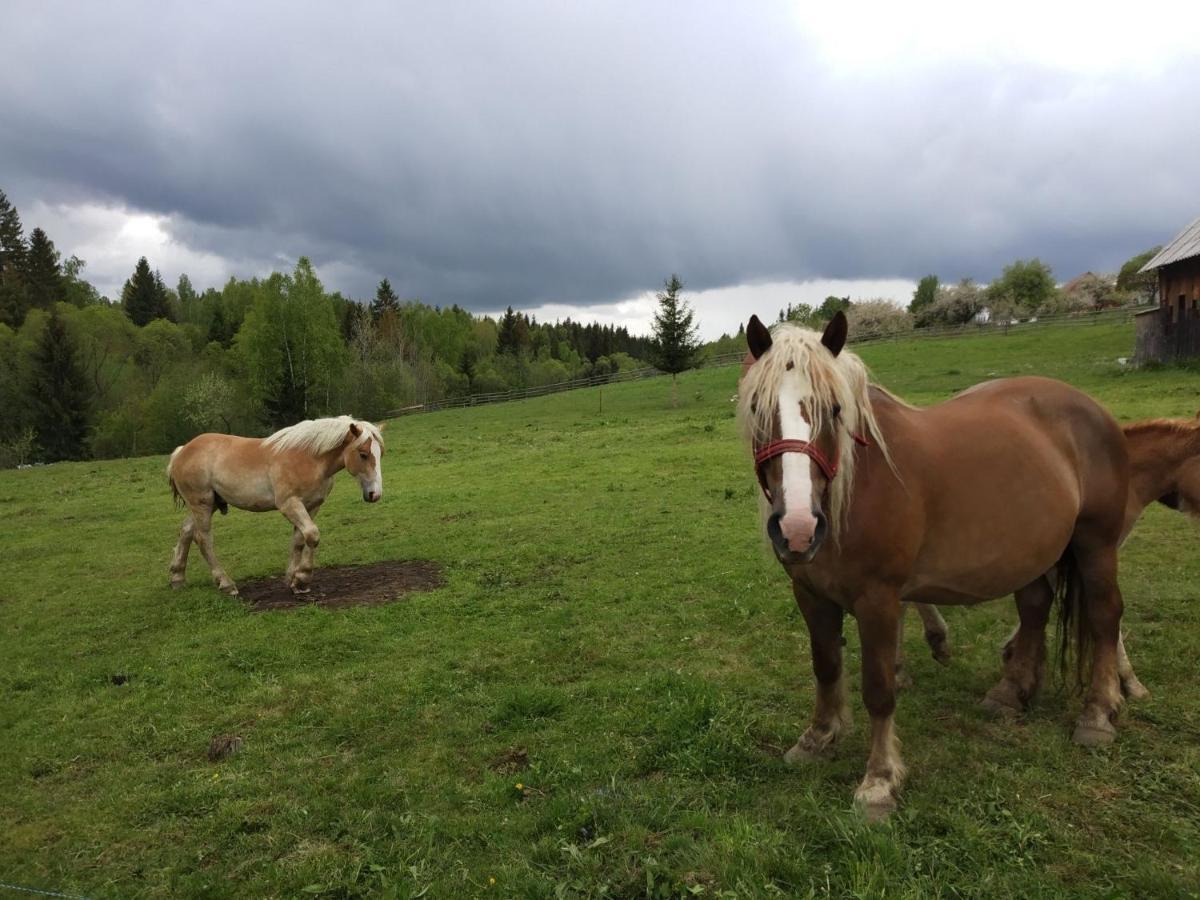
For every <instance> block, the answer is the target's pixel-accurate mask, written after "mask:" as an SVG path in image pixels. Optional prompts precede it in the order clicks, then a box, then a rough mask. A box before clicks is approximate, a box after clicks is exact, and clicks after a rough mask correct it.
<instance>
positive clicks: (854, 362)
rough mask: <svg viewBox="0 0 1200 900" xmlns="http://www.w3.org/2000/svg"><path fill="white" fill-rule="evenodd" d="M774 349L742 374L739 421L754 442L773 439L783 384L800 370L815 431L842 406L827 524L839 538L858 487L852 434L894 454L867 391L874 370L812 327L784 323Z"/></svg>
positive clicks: (777, 331) (774, 334)
mask: <svg viewBox="0 0 1200 900" xmlns="http://www.w3.org/2000/svg"><path fill="white" fill-rule="evenodd" d="M771 339H772V342H771V348H770V349H769V350H768V351H767V352H766V353H764V354H763V355H762V357H760V358H759V359H758V361H757V362H755V363H754V364H753V365H752V366H750V368H749V369H747V370H746V372H745V374H744V375H743V376H742V381H741V385H740V386H739V388H738V422H739V424H740V426H741V430H742V434H743V435H744V436H745V438H746V440H747V441H749V442H750V443H751V445H753V444H755V443H766V442H767V441H769V440H771V436H772V433H773V431H774V428H775V413H776V410H777V408H778V406H779V388H780V385H781V384H782V382H783V379H784V377H785V376H786V374H787V373H788V372H789V371H793V370H794V371H798V372H800V373H801V374H802V375H803V376H805V380H806V382H807V384H808V388H809V391H810V395H809V397H808V398H806V399H805V400H804V403H805V407H806V408H805V413H806V415H807V418H808V421H809V424H810V425H811V426H812V433H813V434H814V435H816V434H820V433H821V432H822V430H823V429H824V428H825V427H826V425H827V424H828V423H829V420H830V417H831V416H832V415H833V405H834V404H835V403H836V404H837V405H838V406H840V407H841V415H840V417H839V425H838V428H837V434H838V461H837V462H838V474H837V477H836V478H834V479H833V481H832V482H831V483H830V490H829V506H830V508H829V510H828V515H829V522H830V525H831V530H832V533H833V536H834V538H835V539H836V538H837V537H838V535H839V534H840V533H841V531H842V528H843V527H844V526H845V524H846V517H847V514H848V510H849V505H850V497H851V493H852V491H853V488H854V469H855V461H856V458H857V457H856V454H855V448H856V446H857V445H856V444H855V442H854V440H853V438H852V437H851V435H855V434H856V435H861V436H862V437H864V438H867V439H868V440H869V441H871V443H873V444H874V445H875V446H877V447H879V449H880V450H881V451H882V452H883V455H884V458H885V459H887V460H888V463H889V464H891V454H890V453H889V452H888V447H887V444H886V442H885V441H884V438H883V434H882V433H881V432H880V429H879V423H878V422H876V420H875V412H874V410H873V409H872V407H871V401H870V397H869V395H868V391H869V388H870V387H871V379H870V373H869V372H868V370H867V366H866V364H865V363H864V362H863V361H862V360H861V359H859V357H858V356H857V354H854V353H852V352H850V351H849V350H842V352H841V353H840V354H838V356H837V357H834V356H832V355H831V354H830V352H829V349H828V348H827V347H826V346H825V345H824V344H822V343H821V335H820V334H818V333H817V332H815V331H812V330H810V329H808V328H801V327H800V326H798V325H793V324H791V323H787V322H783V323H780V324H778V325H776V326H775V327H774V329H772V332H771Z"/></svg>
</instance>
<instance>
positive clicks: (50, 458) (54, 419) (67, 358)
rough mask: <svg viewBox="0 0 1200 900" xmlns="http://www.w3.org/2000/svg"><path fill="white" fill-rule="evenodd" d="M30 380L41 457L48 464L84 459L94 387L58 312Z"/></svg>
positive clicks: (52, 316) (36, 354)
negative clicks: (92, 389) (81, 364)
mask: <svg viewBox="0 0 1200 900" xmlns="http://www.w3.org/2000/svg"><path fill="white" fill-rule="evenodd" d="M31 378H32V383H31V384H30V389H29V392H28V397H29V404H30V412H31V413H32V419H33V423H34V427H35V428H36V429H37V433H38V445H39V446H40V447H41V451H42V457H43V458H44V459H45V460H46V461H47V462H56V461H58V460H62V459H83V458H84V457H85V456H86V455H87V437H88V427H89V425H90V423H91V405H92V391H91V385H90V383H89V382H88V380H87V376H86V375H85V374H84V371H83V369H82V367H81V366H80V364H79V359H78V355H77V353H76V351H75V342H74V341H73V340H72V339H71V336H70V334H69V333H68V332H67V329H66V326H65V325H63V322H62V319H60V318H59V316H58V311H57V310H52V311H51V313H50V318H49V319H48V320H47V321H46V327H45V329H44V330H43V332H42V337H41V340H40V341H39V342H38V346H37V348H36V350H35V351H34V353H33V367H32V373H31Z"/></svg>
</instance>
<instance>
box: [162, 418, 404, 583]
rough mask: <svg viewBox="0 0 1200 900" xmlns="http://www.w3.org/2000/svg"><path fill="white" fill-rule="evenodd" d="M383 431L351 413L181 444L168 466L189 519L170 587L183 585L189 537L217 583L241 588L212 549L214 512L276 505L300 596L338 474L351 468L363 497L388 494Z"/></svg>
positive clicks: (308, 578) (173, 487)
mask: <svg viewBox="0 0 1200 900" xmlns="http://www.w3.org/2000/svg"><path fill="white" fill-rule="evenodd" d="M382 455H383V435H382V434H381V433H380V431H379V428H378V426H376V425H372V424H371V423H370V422H361V421H357V420H355V419H352V418H351V417H350V416H339V417H337V418H331V419H309V420H306V421H303V422H299V423H297V424H296V425H292V426H290V427H288V428H284V429H281V430H279V431H277V432H275V433H274V434H273V435H271V436H270V437H266V438H246V437H238V436H236V435H232V434H202V435H199V436H198V437H194V438H192V440H190V441H188V442H187V443H186V444H184V445H183V446H182V447H176V448H175V452H174V453H172V454H171V461H170V462H169V463H168V464H167V480H168V481H169V482H170V484H171V492H172V493H173V494H174V495H175V500H176V502H177V503H179V504H181V505H186V506H187V509H188V516H187V518H186V519H184V522H183V526H182V527H181V528H180V530H179V543H178V545H177V546H176V547H175V556H174V558H173V559H172V560H171V570H170V571H171V587H175V588H178V587H182V586H183V583H184V572H185V570H186V569H187V558H188V551H189V550H190V549H191V545H192V542H193V541H195V542H196V543H197V544H198V545H199V546H200V552H201V554H203V556H204V559H205V561H206V562H207V563H208V567H209V569H211V570H212V576H213V578H214V579H215V580H216V582H217V585H218V587H220V589H221V590H223V591H225V592H226V593H228V594H232V595H236V594H237V592H238V590H237V585H235V584H234V582H233V579H232V578H230V577H229V576H228V575H227V574H226V573H225V570H224V569H222V568H221V564H220V563H219V562H217V557H216V554H215V553H214V552H213V541H212V530H211V526H212V516H213V512H215V511H217V510H220V512H221V513H222V514H224V513H227V512H228V511H229V507H230V506H236V507H237V508H238V509H247V510H250V511H252V512H266V511H268V510H272V509H277V510H279V511H280V512H281V513H283V515H284V517H285V518H286V519H287V520H288V521H289V522H291V523H292V549H291V556H290V558H289V560H288V567H287V575H286V580H287V583H288V585H289V586H290V587H291V588H292V590H293V591H295V592H296V593H305V592H307V591H308V590H309V583H310V582H311V581H312V569H313V559H314V556H315V554H316V550H317V544H318V543H319V542H320V540H321V532H320V531H319V530H318V529H317V526H316V524H315V523H314V522H313V516H315V515H316V514H317V510H319V509H320V508H321V504H323V503H324V502H325V498H326V497H328V496H329V492H330V491H331V490H332V489H333V476H334V475H336V474H337V473H338V472H340V471H341V470H342V469H346V470H347V471H348V472H349V473H350V474H351V475H353V476H354V477H355V479H357V481H358V483H359V486H360V487H361V488H362V495H363V499H364V500H366V501H367V502H368V503H375V502H376V501H378V500H379V499H380V498H381V497H382V496H383V470H382V468H381V464H380V457H381V456H382Z"/></svg>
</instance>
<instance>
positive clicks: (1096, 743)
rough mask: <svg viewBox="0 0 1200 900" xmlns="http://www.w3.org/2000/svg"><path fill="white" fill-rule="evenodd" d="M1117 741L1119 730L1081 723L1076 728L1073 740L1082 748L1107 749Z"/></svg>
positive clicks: (1108, 726)
mask: <svg viewBox="0 0 1200 900" xmlns="http://www.w3.org/2000/svg"><path fill="white" fill-rule="evenodd" d="M1116 739H1117V729H1115V728H1113V727H1112V726H1111V725H1107V726H1106V725H1096V724H1094V723H1090V722H1089V723H1083V722H1080V723H1079V724H1078V725H1076V726H1075V733H1074V734H1073V735H1071V740H1072V741H1074V742H1075V743H1076V744H1078V745H1079V746H1081V747H1107V746H1108V745H1109V744H1111V743H1112V742H1113V741H1115V740H1116Z"/></svg>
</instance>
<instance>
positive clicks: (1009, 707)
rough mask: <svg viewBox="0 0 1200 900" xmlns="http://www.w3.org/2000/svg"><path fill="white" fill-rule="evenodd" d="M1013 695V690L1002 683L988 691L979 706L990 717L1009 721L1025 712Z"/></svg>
mask: <svg viewBox="0 0 1200 900" xmlns="http://www.w3.org/2000/svg"><path fill="white" fill-rule="evenodd" d="M1014 694H1015V690H1014V689H1013V688H1011V687H1008V686H1007V684H1006V683H1004V682H1002V683H1001V684H998V685H996V686H995V687H993V688H992V689H991V690H990V691H988V692H987V694H986V695H985V696H984V698H983V699H982V700H980V701H979V705H980V706H982V707H983V708H984V709H985V710H987V711H988V712H989V713H991V714H992V715H994V716H996V717H998V718H1001V719H1007V720H1010V721H1011V720H1013V719H1016V718H1018V717H1020V716H1021V715H1023V714H1024V712H1025V707H1024V706H1023V705H1022V704H1021V701H1020V700H1019V699H1018V698H1017V697H1015V696H1014Z"/></svg>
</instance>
